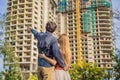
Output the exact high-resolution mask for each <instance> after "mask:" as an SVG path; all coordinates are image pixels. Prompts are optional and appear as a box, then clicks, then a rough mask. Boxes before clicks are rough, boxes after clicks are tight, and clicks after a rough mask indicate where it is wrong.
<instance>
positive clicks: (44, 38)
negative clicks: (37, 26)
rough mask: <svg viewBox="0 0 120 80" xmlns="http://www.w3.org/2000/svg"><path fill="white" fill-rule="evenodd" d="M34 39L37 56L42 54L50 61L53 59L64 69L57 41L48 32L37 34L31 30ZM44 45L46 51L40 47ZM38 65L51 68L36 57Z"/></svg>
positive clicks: (47, 63)
mask: <svg viewBox="0 0 120 80" xmlns="http://www.w3.org/2000/svg"><path fill="white" fill-rule="evenodd" d="M31 32H32V33H33V35H34V37H35V38H36V39H37V40H38V43H37V47H38V52H39V54H40V53H42V52H44V51H45V52H44V53H45V55H46V56H47V57H49V58H51V59H53V58H55V59H56V61H57V62H58V63H59V64H60V66H61V67H64V66H65V64H64V62H63V60H62V57H61V54H60V51H59V48H58V43H57V39H56V38H55V37H54V36H53V35H52V34H51V33H50V32H37V31H35V30H34V29H31ZM42 45H44V46H46V47H47V50H44V51H43V50H42V48H41V46H42ZM38 65H39V66H43V67H51V66H53V65H52V64H50V63H49V62H48V61H46V60H45V59H43V58H40V57H39V56H38Z"/></svg>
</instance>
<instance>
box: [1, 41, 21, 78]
mask: <svg viewBox="0 0 120 80" xmlns="http://www.w3.org/2000/svg"><path fill="white" fill-rule="evenodd" d="M0 51H1V54H2V55H3V56H4V60H3V61H4V63H5V64H4V68H5V66H7V68H8V69H6V70H5V71H3V72H2V75H3V76H4V79H5V80H22V75H21V72H20V70H19V64H18V61H19V58H18V57H17V55H16V54H15V50H14V48H13V47H12V46H11V45H10V44H8V43H7V42H5V43H4V45H3V46H1V47H0Z"/></svg>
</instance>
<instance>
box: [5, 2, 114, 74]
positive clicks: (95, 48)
mask: <svg viewBox="0 0 120 80" xmlns="http://www.w3.org/2000/svg"><path fill="white" fill-rule="evenodd" d="M7 15H8V17H9V15H12V16H11V18H9V19H7V20H6V32H5V35H6V37H5V39H6V40H9V41H11V38H12V36H15V39H17V41H16V40H15V39H12V41H14V44H12V46H13V47H14V48H15V51H16V54H17V55H19V57H20V62H19V63H20V67H21V71H22V73H23V74H24V75H25V76H29V75H30V74H35V73H36V71H37V56H38V51H37V46H36V44H37V41H36V40H34V36H32V34H30V33H29V32H27V30H26V27H27V26H32V27H33V28H34V29H36V30H37V31H45V27H44V26H45V24H46V22H47V21H49V20H52V21H55V22H56V23H57V25H58V28H57V31H56V33H55V36H59V35H60V34H62V33H66V34H67V35H68V36H69V39H70V47H71V51H72V63H77V64H79V65H80V66H82V62H83V61H85V62H90V63H97V66H98V67H100V68H109V69H111V68H112V67H113V61H112V59H111V57H110V54H109V53H110V52H111V51H112V50H113V35H112V34H113V31H112V30H113V26H112V7H111V1H110V0H58V1H57V0H56V1H55V0H8V7H7ZM9 26H10V27H9ZM13 34H16V35H13Z"/></svg>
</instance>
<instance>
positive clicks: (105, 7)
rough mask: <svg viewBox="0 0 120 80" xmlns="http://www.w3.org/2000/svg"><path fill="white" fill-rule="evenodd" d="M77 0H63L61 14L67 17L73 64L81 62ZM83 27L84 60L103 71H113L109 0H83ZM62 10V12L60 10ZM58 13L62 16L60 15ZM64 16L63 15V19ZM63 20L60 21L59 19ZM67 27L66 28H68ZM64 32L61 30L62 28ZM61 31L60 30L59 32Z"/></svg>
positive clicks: (81, 5) (81, 14)
mask: <svg viewBox="0 0 120 80" xmlns="http://www.w3.org/2000/svg"><path fill="white" fill-rule="evenodd" d="M75 1H76V0H61V1H60V2H59V3H62V4H64V3H65V2H66V3H67V5H66V11H64V9H65V7H64V5H62V6H61V5H60V4H59V6H61V8H60V9H59V12H60V13H61V14H63V15H64V14H66V16H65V17H66V18H65V19H66V20H65V21H66V22H65V24H67V26H64V27H66V28H67V30H66V32H65V33H67V34H68V36H69V38H70V46H71V50H72V54H73V63H75V62H76V61H77V60H78V52H77V49H78V48H77V32H76V31H77V30H76V29H77V28H76V17H78V16H76V2H75ZM78 6H80V14H79V15H80V28H81V31H80V32H81V33H80V34H81V39H80V40H81V41H80V42H81V50H82V51H81V53H82V60H84V61H86V62H91V63H97V66H98V67H100V68H103V67H106V68H112V66H113V61H112V59H111V57H110V52H111V51H112V49H113V33H112V30H113V28H112V16H111V15H112V10H111V1H110V0H80V4H79V5H78ZM61 10H62V11H61ZM60 13H59V14H60ZM62 17H63V16H62ZM59 21H60V20H59ZM66 28H65V29H66ZM61 30H62V29H61ZM59 31H60V30H59Z"/></svg>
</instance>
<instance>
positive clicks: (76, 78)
mask: <svg viewBox="0 0 120 80" xmlns="http://www.w3.org/2000/svg"><path fill="white" fill-rule="evenodd" d="M69 72H70V75H71V80H103V79H104V77H105V75H106V73H105V69H102V68H98V67H97V65H96V64H91V63H85V62H84V63H83V66H82V67H80V66H79V65H77V64H74V65H72V67H71V69H70V71H69Z"/></svg>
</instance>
